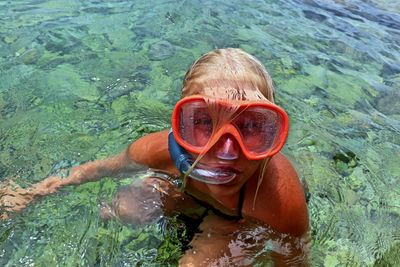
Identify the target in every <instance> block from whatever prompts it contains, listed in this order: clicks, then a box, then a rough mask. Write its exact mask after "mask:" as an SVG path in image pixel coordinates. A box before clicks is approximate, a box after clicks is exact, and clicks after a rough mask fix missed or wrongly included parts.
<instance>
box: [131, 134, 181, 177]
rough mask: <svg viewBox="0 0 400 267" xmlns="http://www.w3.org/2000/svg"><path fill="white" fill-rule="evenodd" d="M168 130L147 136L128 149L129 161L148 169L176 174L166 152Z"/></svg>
mask: <svg viewBox="0 0 400 267" xmlns="http://www.w3.org/2000/svg"><path fill="white" fill-rule="evenodd" d="M168 133H169V130H164V131H160V132H155V133H151V134H147V135H145V136H143V137H141V138H139V139H138V140H136V141H134V142H133V143H132V144H130V145H129V147H128V157H129V159H130V160H132V161H134V162H136V163H139V164H144V165H147V166H149V167H150V168H155V169H160V170H165V171H170V172H173V173H177V170H176V168H175V167H174V163H173V162H172V160H171V157H170V155H169V151H168Z"/></svg>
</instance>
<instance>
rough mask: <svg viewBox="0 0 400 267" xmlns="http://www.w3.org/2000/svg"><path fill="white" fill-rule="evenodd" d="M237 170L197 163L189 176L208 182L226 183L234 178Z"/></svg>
mask: <svg viewBox="0 0 400 267" xmlns="http://www.w3.org/2000/svg"><path fill="white" fill-rule="evenodd" d="M238 174H239V172H238V171H237V170H236V169H234V168H230V167H225V166H224V167H211V166H206V165H204V164H201V163H198V164H196V166H195V167H194V169H193V170H192V172H191V173H190V174H189V176H190V177H191V178H193V179H195V180H198V181H200V182H204V183H208V184H226V183H229V182H230V181H232V180H233V179H235V178H236V176H237V175H238Z"/></svg>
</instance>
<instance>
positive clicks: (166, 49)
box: [149, 40, 176, 61]
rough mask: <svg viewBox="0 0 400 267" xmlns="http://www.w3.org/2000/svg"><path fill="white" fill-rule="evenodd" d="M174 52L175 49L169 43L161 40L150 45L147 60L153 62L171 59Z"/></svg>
mask: <svg viewBox="0 0 400 267" xmlns="http://www.w3.org/2000/svg"><path fill="white" fill-rule="evenodd" d="M175 51H176V49H175V47H174V46H173V45H172V44H171V43H170V42H168V41H165V40H163V41H160V42H157V43H155V44H153V45H151V47H150V50H149V59H150V60H153V61H158V60H163V59H167V58H170V57H172V56H173V55H174V54H175Z"/></svg>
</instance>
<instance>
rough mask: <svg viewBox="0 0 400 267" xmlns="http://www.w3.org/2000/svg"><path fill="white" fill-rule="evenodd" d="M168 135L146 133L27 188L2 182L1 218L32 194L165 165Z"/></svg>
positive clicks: (170, 168) (40, 194) (123, 175)
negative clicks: (115, 150) (112, 151)
mask: <svg viewBox="0 0 400 267" xmlns="http://www.w3.org/2000/svg"><path fill="white" fill-rule="evenodd" d="M167 135H168V131H162V132H158V133H153V134H149V135H146V136H144V137H142V138H140V139H138V140H137V141H135V142H133V143H132V144H131V145H130V146H129V147H128V148H127V149H125V150H124V151H122V152H121V153H120V154H119V155H116V156H113V157H110V158H107V159H100V160H95V161H91V162H87V163H84V164H82V165H79V166H76V167H73V168H72V169H71V171H70V174H69V175H68V177H67V178H65V179H63V178H61V177H57V176H51V177H47V178H46V179H44V180H42V181H40V182H38V183H36V184H33V185H32V186H31V187H29V188H27V189H25V188H21V187H19V186H18V185H17V184H15V183H12V182H11V181H10V182H8V183H6V184H4V183H3V184H2V186H1V189H0V218H7V217H8V215H7V214H5V213H4V214H2V213H3V212H6V213H9V212H12V211H20V210H22V209H23V208H25V207H26V206H27V205H28V204H29V203H30V202H31V201H32V200H33V199H34V198H35V197H38V196H44V195H48V194H51V193H55V192H57V191H58V190H59V189H60V188H61V187H63V186H66V185H78V184H82V183H86V182H91V181H97V180H99V179H101V178H103V177H116V178H117V177H126V176H128V175H129V174H130V173H132V172H137V171H140V170H146V169H147V168H148V167H152V168H159V169H162V167H163V166H166V167H167V166H168V159H169V155H168V145H167V137H166V136H167ZM157 150H160V151H157ZM165 162H167V163H165ZM165 170H173V167H171V166H169V169H165Z"/></svg>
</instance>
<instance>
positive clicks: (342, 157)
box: [333, 150, 359, 176]
mask: <svg viewBox="0 0 400 267" xmlns="http://www.w3.org/2000/svg"><path fill="white" fill-rule="evenodd" d="M333 160H334V161H335V168H336V170H337V171H338V172H339V173H341V174H342V175H343V176H348V175H349V174H351V173H352V172H353V170H354V168H355V167H356V166H357V165H358V161H359V158H358V157H357V156H356V154H355V153H354V152H352V151H342V150H341V151H339V152H338V153H336V154H335V155H334V156H333Z"/></svg>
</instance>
